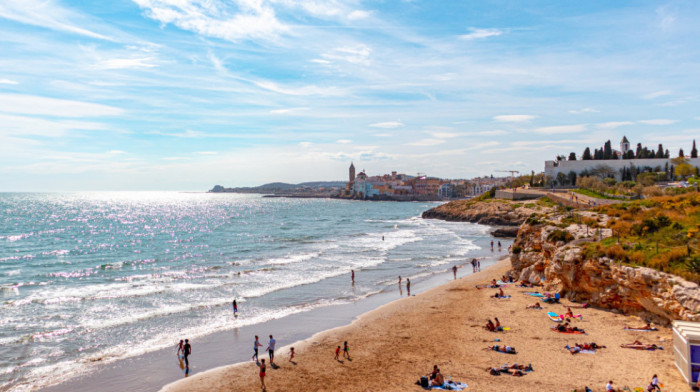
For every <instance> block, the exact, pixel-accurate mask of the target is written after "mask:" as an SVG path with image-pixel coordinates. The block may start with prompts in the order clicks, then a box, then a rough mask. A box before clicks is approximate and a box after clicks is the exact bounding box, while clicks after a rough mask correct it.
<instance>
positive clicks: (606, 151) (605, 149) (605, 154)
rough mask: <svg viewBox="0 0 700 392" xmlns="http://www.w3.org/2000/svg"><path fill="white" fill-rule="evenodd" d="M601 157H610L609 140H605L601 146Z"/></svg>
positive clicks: (610, 147)
mask: <svg viewBox="0 0 700 392" xmlns="http://www.w3.org/2000/svg"><path fill="white" fill-rule="evenodd" d="M603 159H612V145H611V144H610V140H608V141H607V142H605V145H604V146H603Z"/></svg>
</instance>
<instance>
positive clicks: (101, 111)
mask: <svg viewBox="0 0 700 392" xmlns="http://www.w3.org/2000/svg"><path fill="white" fill-rule="evenodd" d="M0 112H9V113H20V114H37V115H47V116H58V117H93V116H94V117H97V116H117V115H120V114H123V113H124V110H122V109H120V108H117V107H114V106H107V105H102V104H98V103H90V102H80V101H69V100H65V99H55V98H47V97H40V96H37V95H21V94H0Z"/></svg>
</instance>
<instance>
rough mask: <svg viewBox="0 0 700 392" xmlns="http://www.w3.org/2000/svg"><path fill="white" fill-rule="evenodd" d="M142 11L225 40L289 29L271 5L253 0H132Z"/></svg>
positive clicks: (267, 35) (265, 35)
mask: <svg viewBox="0 0 700 392" xmlns="http://www.w3.org/2000/svg"><path fill="white" fill-rule="evenodd" d="M134 2H135V3H136V4H138V6H139V7H141V8H142V9H144V10H145V12H144V14H145V15H146V16H147V17H149V18H151V19H154V20H157V21H159V22H161V23H163V24H173V25H175V26H177V27H179V28H181V29H183V30H188V31H192V32H195V33H197V34H200V35H204V36H208V37H214V38H221V39H225V40H228V41H234V42H235V41H238V40H242V39H266V40H270V39H274V38H275V37H277V36H278V35H279V34H280V33H283V32H286V31H288V30H289V27H288V26H285V25H284V24H282V23H281V22H280V21H279V20H278V19H277V17H276V15H275V11H274V10H273V9H272V7H270V6H268V5H265V4H263V2H262V1H255V0H234V1H231V2H230V4H229V3H227V2H221V1H215V0H213V1H201V0H134Z"/></svg>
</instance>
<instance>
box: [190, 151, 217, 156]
mask: <svg viewBox="0 0 700 392" xmlns="http://www.w3.org/2000/svg"><path fill="white" fill-rule="evenodd" d="M195 154H199V155H216V154H217V152H216V151H197V152H195Z"/></svg>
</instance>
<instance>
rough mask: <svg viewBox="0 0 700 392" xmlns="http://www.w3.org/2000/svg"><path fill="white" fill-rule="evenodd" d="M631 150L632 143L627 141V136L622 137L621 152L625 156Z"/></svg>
mask: <svg viewBox="0 0 700 392" xmlns="http://www.w3.org/2000/svg"><path fill="white" fill-rule="evenodd" d="M629 149H630V141H629V140H627V136H623V137H622V141H621V142H620V152H621V153H622V155H623V156H624V155H625V154H626V153H627V151H629Z"/></svg>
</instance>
